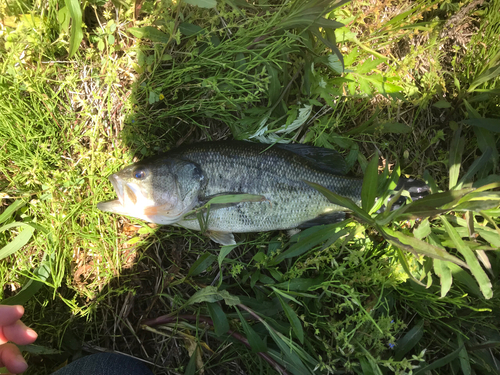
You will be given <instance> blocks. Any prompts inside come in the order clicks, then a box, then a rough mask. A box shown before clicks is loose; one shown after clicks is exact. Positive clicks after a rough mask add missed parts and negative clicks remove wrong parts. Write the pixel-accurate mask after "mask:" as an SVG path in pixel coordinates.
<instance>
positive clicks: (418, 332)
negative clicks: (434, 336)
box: [394, 319, 424, 361]
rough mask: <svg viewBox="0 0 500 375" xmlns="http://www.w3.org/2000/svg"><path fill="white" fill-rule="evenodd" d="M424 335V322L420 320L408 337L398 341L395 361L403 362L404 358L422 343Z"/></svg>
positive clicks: (408, 333)
mask: <svg viewBox="0 0 500 375" xmlns="http://www.w3.org/2000/svg"><path fill="white" fill-rule="evenodd" d="M423 335H424V320H423V319H422V320H420V321H419V322H418V323H417V324H416V325H415V326H414V327H413V328H412V329H410V330H409V331H408V332H407V333H406V335H404V336H403V337H402V338H401V339H399V340H398V342H397V344H396V353H395V354H394V359H395V360H396V361H401V360H402V359H403V357H404V356H405V355H406V354H407V353H408V352H409V351H410V350H411V349H413V347H414V346H415V345H417V343H418V342H419V341H420V339H421V338H422V336H423Z"/></svg>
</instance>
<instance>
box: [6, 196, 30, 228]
mask: <svg viewBox="0 0 500 375" xmlns="http://www.w3.org/2000/svg"><path fill="white" fill-rule="evenodd" d="M25 204H26V202H24V201H23V200H21V199H18V200H17V201H14V203H12V204H11V205H9V207H7V208H6V209H5V211H4V212H2V214H1V215H0V224H2V223H3V222H5V221H7V220H8V219H9V218H10V217H11V216H12V215H13V214H14V212H16V211H17V210H18V209H20V208H21V207H22V206H24V205H25Z"/></svg>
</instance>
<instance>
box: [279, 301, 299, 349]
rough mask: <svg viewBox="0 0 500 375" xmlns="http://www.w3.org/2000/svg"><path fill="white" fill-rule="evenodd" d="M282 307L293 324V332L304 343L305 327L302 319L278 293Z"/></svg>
mask: <svg viewBox="0 0 500 375" xmlns="http://www.w3.org/2000/svg"><path fill="white" fill-rule="evenodd" d="M277 297H278V299H279V301H280V303H281V307H282V308H283V311H284V312H285V315H286V317H287V318H288V321H289V322H290V325H291V326H292V329H293V332H294V334H295V336H296V337H297V338H298V339H299V341H300V343H301V344H303V343H304V329H303V328H302V324H301V323H300V319H299V317H298V316H297V313H296V312H295V311H294V310H293V309H292V308H291V307H290V305H289V304H288V303H286V301H284V300H283V298H281V296H280V295H277Z"/></svg>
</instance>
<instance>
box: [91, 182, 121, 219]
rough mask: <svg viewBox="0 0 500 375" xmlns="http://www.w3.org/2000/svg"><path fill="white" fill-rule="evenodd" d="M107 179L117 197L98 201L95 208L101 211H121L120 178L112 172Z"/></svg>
mask: <svg viewBox="0 0 500 375" xmlns="http://www.w3.org/2000/svg"><path fill="white" fill-rule="evenodd" d="M109 181H110V182H111V184H112V185H113V188H114V189H115V192H116V195H117V197H118V199H112V200H110V201H105V202H99V203H97V208H98V209H100V210H101V211H105V212H115V213H119V212H122V211H123V209H124V204H123V203H124V192H123V185H124V184H123V182H122V181H120V178H119V177H118V176H116V175H114V174H112V175H111V176H109Z"/></svg>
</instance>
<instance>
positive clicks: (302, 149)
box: [274, 143, 347, 176]
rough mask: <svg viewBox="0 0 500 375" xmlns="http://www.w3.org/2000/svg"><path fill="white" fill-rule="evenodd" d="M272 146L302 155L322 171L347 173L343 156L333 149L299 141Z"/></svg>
mask: <svg viewBox="0 0 500 375" xmlns="http://www.w3.org/2000/svg"><path fill="white" fill-rule="evenodd" d="M274 147H278V148H281V149H282V150H286V151H290V152H293V153H294V154H297V155H300V156H302V157H303V158H304V159H306V160H308V161H309V162H310V163H312V164H313V165H314V166H315V167H316V168H318V169H320V170H322V171H323V172H327V173H333V174H336V175H342V176H343V175H345V174H346V173H347V164H346V162H345V160H344V157H343V156H342V155H341V154H340V153H338V152H337V151H335V150H330V149H328V148H322V147H315V146H309V145H303V144H300V143H293V144H284V143H277V144H276V145H274Z"/></svg>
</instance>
